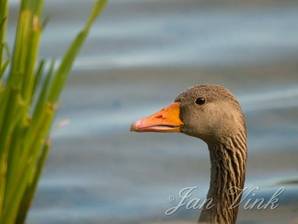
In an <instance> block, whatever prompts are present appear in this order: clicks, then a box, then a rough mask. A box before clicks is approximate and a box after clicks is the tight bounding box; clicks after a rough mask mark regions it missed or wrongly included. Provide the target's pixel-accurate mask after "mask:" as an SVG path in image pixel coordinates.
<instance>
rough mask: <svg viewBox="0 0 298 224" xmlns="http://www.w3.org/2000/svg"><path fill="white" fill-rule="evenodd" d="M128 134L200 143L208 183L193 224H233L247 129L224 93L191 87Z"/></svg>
mask: <svg viewBox="0 0 298 224" xmlns="http://www.w3.org/2000/svg"><path fill="white" fill-rule="evenodd" d="M131 131H135V132H163V133H169V132H170V133H171V132H173V133H175V132H176V133H177V132H180V133H184V134H186V135H189V136H192V137H197V138H200V139H201V140H203V141H204V142H205V143H206V144H207V146H208V149H209V157H210V162H211V177H210V184H209V191H208V194H207V199H208V200H206V203H205V204H204V206H203V208H202V211H201V214H200V217H199V220H198V222H199V223H212V224H234V223H236V219H237V214H238V209H239V203H240V201H241V196H242V193H243V187H244V182H245V170H246V159H247V128H246V121H245V116H244V113H243V112H242V109H241V106H240V104H239V102H238V101H237V99H236V98H235V96H234V95H233V94H232V93H231V92H230V91H229V90H227V89H226V88H225V87H223V86H221V85H211V84H205V85H196V86H194V87H191V88H189V89H187V90H185V91H184V92H182V93H181V94H179V95H178V96H177V97H176V99H175V100H174V102H173V103H171V104H170V105H169V106H167V107H165V108H163V109H161V110H160V111H158V112H156V113H154V114H152V115H150V116H147V117H144V118H141V119H139V120H137V121H136V122H134V123H133V124H132V125H131ZM207 202H209V204H208V205H207ZM210 202H212V204H211V205H210Z"/></svg>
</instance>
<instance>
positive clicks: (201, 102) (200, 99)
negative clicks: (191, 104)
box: [195, 97, 206, 105]
mask: <svg viewBox="0 0 298 224" xmlns="http://www.w3.org/2000/svg"><path fill="white" fill-rule="evenodd" d="M195 103H196V104H198V105H203V104H204V103H206V99H205V98H204V97H199V98H197V99H196V101H195Z"/></svg>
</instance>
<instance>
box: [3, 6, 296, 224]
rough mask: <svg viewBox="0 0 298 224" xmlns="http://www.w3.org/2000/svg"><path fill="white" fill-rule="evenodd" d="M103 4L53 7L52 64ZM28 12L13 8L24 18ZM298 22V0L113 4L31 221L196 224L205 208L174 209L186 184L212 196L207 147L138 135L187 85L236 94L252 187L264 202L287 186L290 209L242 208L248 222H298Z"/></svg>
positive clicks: (59, 122) (79, 80) (73, 91)
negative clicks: (180, 223)
mask: <svg viewBox="0 0 298 224" xmlns="http://www.w3.org/2000/svg"><path fill="white" fill-rule="evenodd" d="M91 3H92V1H89V0H88V1H78V0H76V1H73V0H67V1H63V2H61V1H57V0H52V1H47V4H46V9H47V10H46V13H45V14H46V15H47V16H49V17H50V22H49V25H48V26H47V28H46V30H45V32H44V35H43V41H42V44H43V48H42V50H41V55H42V56H43V57H46V58H51V57H53V56H54V57H56V58H59V57H61V54H62V53H63V51H64V50H65V49H66V47H67V46H68V44H69V42H70V40H71V39H72V38H73V36H74V35H75V34H76V33H77V32H78V30H79V27H81V26H82V25H83V21H84V19H85V18H86V16H87V14H88V10H89V8H90V7H91ZM16 9H17V1H13V7H12V15H14V14H15V13H16ZM297 21H298V4H297V3H296V2H295V1H292V2H291V1H283V2H278V1H276V3H275V2H274V1H270V2H269V1H254V2H243V3H242V2H241V3H240V2H238V3H236V2H235V1H222V2H220V1H217V2H216V1H197V0H184V1H178V0H163V1H156V0H138V1H136V0H114V1H113V0H112V1H110V3H109V5H108V7H107V10H106V11H105V12H104V14H103V16H102V17H101V18H100V20H99V21H98V22H97V24H96V25H95V27H94V29H93V30H92V32H91V34H90V38H89V39H88V42H87V44H86V45H85V47H84V49H83V50H82V52H81V54H80V57H79V58H78V60H77V62H76V64H75V66H74V71H73V73H72V75H71V77H70V80H69V83H68V86H67V89H66V91H65V92H64V94H63V99H62V102H61V108H60V111H59V115H58V117H57V119H56V123H55V125H54V127H53V132H52V137H53V142H54V145H53V149H52V151H51V154H50V158H49V161H48V163H47V167H46V169H45V172H44V175H43V177H42V180H41V183H40V185H39V190H38V193H37V196H36V200H35V202H34V205H33V209H32V210H31V213H30V215H29V220H28V223H32V224H35V223H43V224H52V223H53V224H54V223H55V224H56V223H103V224H105V223H130V224H132V223H153V222H155V223H156V222H159V221H172V220H186V221H195V220H196V217H197V211H186V210H182V211H180V212H179V213H177V214H176V215H174V216H170V217H168V216H166V215H165V214H164V211H165V210H166V209H167V208H169V207H170V206H171V205H172V204H171V203H172V202H171V201H170V199H169V198H170V197H171V195H176V194H177V192H178V191H179V190H180V189H181V188H184V187H189V186H195V185H196V186H198V187H199V190H198V191H197V192H196V194H197V196H198V197H200V198H204V196H205V194H206V191H207V187H208V183H209V159H208V151H207V149H206V145H205V144H204V143H203V142H201V141H199V140H197V139H193V138H190V137H187V136H184V135H178V134H172V135H156V134H146V135H140V134H134V133H130V132H129V131H128V130H129V126H130V123H131V122H132V121H134V120H135V119H137V118H139V117H141V116H144V115H147V114H149V113H151V112H153V111H156V110H158V109H159V108H160V107H162V106H164V105H166V104H168V103H169V102H171V101H172V100H173V99H174V98H175V96H176V95H177V94H178V93H179V92H181V91H182V90H184V89H185V88H186V87H189V86H192V85H194V84H196V83H206V82H207V83H218V84H223V85H225V86H226V87H228V88H229V89H231V90H232V91H233V92H234V93H235V94H236V95H237V97H238V98H239V100H240V102H241V104H242V106H243V109H244V111H245V113H246V116H247V120H248V128H249V161H248V172H247V182H246V184H247V185H248V186H259V187H260V192H259V194H260V195H261V196H264V197H265V196H266V197H269V196H268V195H270V194H271V192H272V191H274V190H276V189H277V188H279V187H281V186H283V187H285V194H283V195H282V196H281V203H280V206H279V207H278V209H276V210H273V211H268V210H265V211H257V210H244V209H242V210H241V212H240V214H239V223H296V221H297V219H298V217H297V215H296V214H298V213H297V207H298V204H297V199H298V188H297V181H296V180H297V178H298V176H297V171H298V165H297V159H298V148H297V145H298V138H297V134H298V126H297V123H298V66H297V59H298V23H297ZM13 24H14V20H12V21H11V25H10V32H9V39H10V40H12V39H13V35H12V33H13V30H14V25H13Z"/></svg>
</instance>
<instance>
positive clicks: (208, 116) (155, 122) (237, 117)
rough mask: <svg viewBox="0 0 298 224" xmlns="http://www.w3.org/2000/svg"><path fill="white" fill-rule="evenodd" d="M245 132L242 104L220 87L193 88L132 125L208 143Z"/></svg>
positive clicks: (148, 130)
mask: <svg viewBox="0 0 298 224" xmlns="http://www.w3.org/2000/svg"><path fill="white" fill-rule="evenodd" d="M244 129H245V119H244V116H243V113H242V111H241V108H240V105H239V103H238V101H237V100H236V99H235V97H234V96H233V95H232V93H231V92H230V91H229V90H227V89H226V88H224V87H223V86H220V85H197V86H194V87H192V88H189V89H187V90H186V91H184V92H182V93H181V94H179V95H178V96H177V97H176V99H175V100H174V102H173V103H171V104H170V105H169V106H167V107H165V108H163V109H161V110H160V111H158V112H156V113H154V114H152V115H150V116H147V117H144V118H141V119H139V120H138V121H136V122H134V123H133V124H132V126H131V130H132V131H136V132H181V133H184V134H187V135H190V136H194V137H198V138H200V139H202V140H203V141H205V142H206V143H211V142H213V141H219V140H220V139H222V138H225V137H230V136H233V135H235V134H237V133H238V132H239V131H243V130H244Z"/></svg>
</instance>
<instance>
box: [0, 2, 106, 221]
mask: <svg viewBox="0 0 298 224" xmlns="http://www.w3.org/2000/svg"><path fill="white" fill-rule="evenodd" d="M8 3H9V1H8V0H0V105H1V107H0V224H15V223H17V224H22V223H24V222H25V219H26V216H27V213H28V210H29V208H30V205H31V203H32V200H33V197H34V193H35V191H36V188H37V186H38V180H39V177H40V175H41V173H42V169H43V167H44V164H45V161H46V158H47V155H48V152H49V148H50V144H49V142H50V139H49V136H50V130H51V126H52V123H53V120H54V118H55V114H56V111H57V105H58V102H59V98H60V95H61V92H62V90H63V88H64V86H65V83H66V80H67V77H68V75H69V73H70V71H71V68H72V66H73V63H74V61H75V58H76V57H77V55H78V53H79V51H80V49H81V47H82V46H83V44H84V42H85V40H86V38H87V36H88V34H89V31H90V29H91V27H92V25H93V24H94V22H95V20H96V18H97V17H98V15H99V14H100V12H101V11H102V10H103V8H104V6H105V5H106V3H107V1H106V0H97V1H95V3H94V6H93V8H92V11H91V13H90V16H89V18H88V19H87V22H86V23H85V25H84V26H83V28H82V30H81V31H80V32H79V34H78V35H77V36H76V37H75V39H74V40H73V42H72V43H71V45H70V46H69V48H68V50H67V51H66V52H65V54H64V56H63V57H62V60H61V62H60V64H59V66H58V68H57V69H55V63H54V60H52V62H51V63H47V62H46V61H45V60H41V61H39V50H40V40H41V36H42V31H43V27H44V23H45V22H42V21H48V20H42V18H41V17H42V12H43V6H44V0H21V3H20V9H19V14H18V21H17V28H16V34H15V40H14V45H13V51H12V54H10V53H9V49H8V47H7V43H6V39H5V38H6V37H5V35H6V32H7V18H8ZM48 64H49V66H48Z"/></svg>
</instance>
